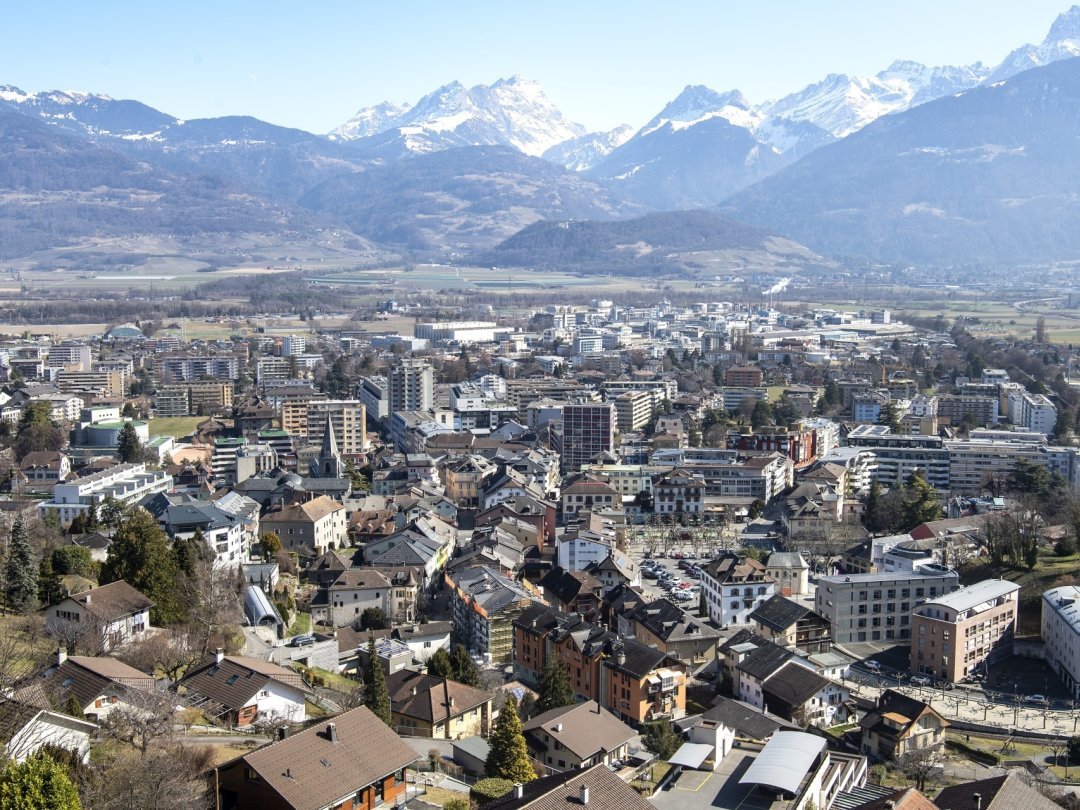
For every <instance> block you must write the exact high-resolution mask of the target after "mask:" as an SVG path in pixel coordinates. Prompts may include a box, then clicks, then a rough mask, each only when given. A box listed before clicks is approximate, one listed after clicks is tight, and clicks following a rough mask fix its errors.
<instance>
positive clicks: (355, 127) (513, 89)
mask: <svg viewBox="0 0 1080 810" xmlns="http://www.w3.org/2000/svg"><path fill="white" fill-rule="evenodd" d="M392 107H393V105H390V104H389V103H386V102H384V103H383V104H380V105H377V106H375V107H367V108H365V109H362V110H360V111H359V112H358V113H357V114H356V115H355V116H353V117H352V118H351V119H349V121H347V122H346V123H344V124H342V125H341V126H340V127H338V128H337V129H335V130H334V131H333V132H332V133H331V137H334V138H338V139H341V140H356V141H361V140H363V139H365V138H376V137H377V138H378V139H379V142H380V145H384V144H385V143H386V140H387V136H388V135H393V134H394V131H395V130H396V131H397V134H398V135H399V136H400V141H401V145H402V146H403V147H404V148H405V149H406V150H408V151H411V152H432V151H437V150H439V149H446V148H450V147H455V146H468V145H472V146H485V145H495V146H513V147H514V148H516V149H518V150H520V151H522V152H524V153H525V154H527V155H533V156H539V155H541V154H543V153H544V152H545V151H547V150H548V149H550V148H551V147H553V146H555V145H557V144H560V143H562V142H564V141H567V140H570V139H572V138H578V137H580V136H582V135H584V134H585V128H584V127H582V126H581V125H580V124H575V123H574V122H572V121H570V120H569V119H567V118H566V116H564V115H563V114H562V113H561V112H560V111H559V109H558V108H557V107H556V106H555V105H554V104H552V103H551V101H550V99H548V97H547V96H546V95H545V94H544V91H543V89H541V87H540V85H539V84H538V83H537V82H535V81H532V80H530V79H526V78H523V77H522V76H512V77H510V78H509V79H499V80H498V81H497V82H495V83H494V84H491V85H483V84H480V85H477V86H475V87H472V88H469V89H466V88H465V86H464V85H462V84H461V83H460V82H456V81H455V82H451V83H449V84H446V85H443V86H442V87H440V88H438V89H437V90H435V91H434V92H432V93H429V94H428V95H426V96H424V97H423V98H422V99H420V100H419V101H418V102H417V103H416V105H415V106H413V107H404V108H401V112H400V113H398V114H396V115H395V114H394V113H393V110H392Z"/></svg>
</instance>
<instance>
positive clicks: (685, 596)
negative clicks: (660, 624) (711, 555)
mask: <svg viewBox="0 0 1080 810" xmlns="http://www.w3.org/2000/svg"><path fill="white" fill-rule="evenodd" d="M675 553H676V554H680V552H675ZM680 556H681V554H680ZM680 563H681V564H682V567H680ZM707 564H708V559H705V558H701V559H698V558H694V559H681V560H680V559H672V558H654V559H651V560H643V561H642V583H641V584H642V586H643V587H644V589H645V593H646V595H647V596H650V597H652V598H657V599H659V598H660V597H662V596H663V597H667V598H669V599H671V600H672V601H673V602H675V603H676V604H678V605H681V606H682V607H683V608H685V609H686V610H689V611H690V612H694V611H695V609H696V608H697V605H698V598H699V593H700V587H701V581H700V579H699V578H698V576H697V573H696V572H695V571H694V570H692V566H704V565H707Z"/></svg>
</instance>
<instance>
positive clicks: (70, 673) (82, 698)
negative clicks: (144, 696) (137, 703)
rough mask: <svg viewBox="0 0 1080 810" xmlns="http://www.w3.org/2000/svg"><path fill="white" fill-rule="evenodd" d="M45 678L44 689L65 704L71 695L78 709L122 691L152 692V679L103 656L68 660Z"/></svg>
mask: <svg viewBox="0 0 1080 810" xmlns="http://www.w3.org/2000/svg"><path fill="white" fill-rule="evenodd" d="M46 677H47V679H48V681H47V683H48V686H51V687H54V688H56V689H58V690H59V694H60V695H61V696H63V698H64V699H65V700H66V699H67V697H68V696H69V695H74V696H75V699H76V700H78V701H79V704H80V705H81V706H87V705H89V704H90V703H91V702H92V701H93V700H94V699H95V698H98V697H100V696H101V695H103V694H107V693H109V692H117V691H119V692H123V691H124V690H126V689H136V690H141V691H144V692H153V691H154V678H153V676H152V675H147V674H146V673H145V672H140V671H139V670H137V669H135V668H134V667H130V666H128V665H127V664H125V663H124V662H123V661H117V660H116V659H115V658H108V657H105V656H101V657H93V656H83V655H72V656H69V657H68V659H67V660H66V661H64V663H62V664H61V665H60V666H58V667H56V668H55V669H53V670H51V671H49V672H47V673H46ZM35 686H36V685H35ZM46 688H48V687H46ZM43 708H48V706H45V707H43Z"/></svg>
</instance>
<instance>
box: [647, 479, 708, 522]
mask: <svg viewBox="0 0 1080 810" xmlns="http://www.w3.org/2000/svg"><path fill="white" fill-rule="evenodd" d="M652 492H653V511H654V512H656V513H658V514H695V515H700V514H702V513H704V511H705V482H704V481H703V480H702V479H701V478H700V477H699V476H697V475H694V474H693V473H690V472H689V471H687V470H683V469H678V468H676V469H674V470H671V471H670V472H666V473H663V474H662V475H660V476H659V477H658V478H657V479H656V480H655V481H653V485H652Z"/></svg>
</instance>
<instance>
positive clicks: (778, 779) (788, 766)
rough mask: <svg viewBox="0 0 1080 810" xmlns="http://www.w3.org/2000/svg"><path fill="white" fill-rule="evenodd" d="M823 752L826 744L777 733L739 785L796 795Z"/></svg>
mask: <svg viewBox="0 0 1080 810" xmlns="http://www.w3.org/2000/svg"><path fill="white" fill-rule="evenodd" d="M823 748H825V740H824V739H822V738H821V737H818V736H817V735H816V734H807V733H805V732H803V731H778V732H776V734H774V735H773V736H772V739H771V740H769V742H768V743H766V745H765V747H764V748H763V749H762V750H761V753H760V754H758V755H757V757H756V758H755V759H754V761H753V762H752V763H751V764H750V767H749V768H747V769H746V773H744V774H743V775H742V778H741V779H739V784H740V785H765V786H766V787H771V788H779V789H780V790H783V791H785V792H787V793H792V794H794V793H798V791H799V785H800V784H801V783H802V780H803V778H804V777H805V776H806V774H807V773H809V771H810V769H811V768H812V767H813V765H814V760H815V759H817V756H818V754H820V753H821V751H822V749H823Z"/></svg>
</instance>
